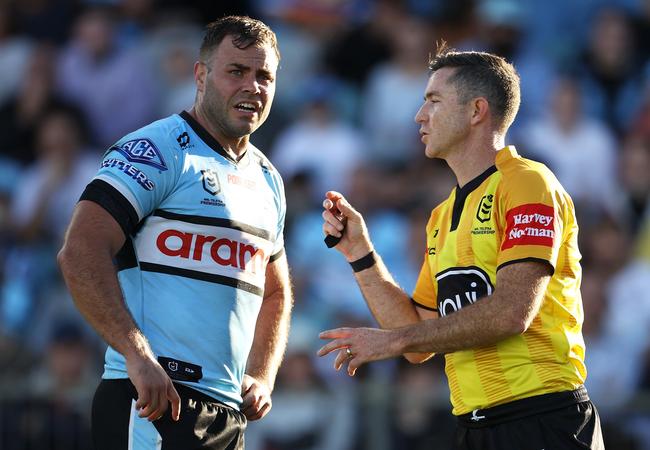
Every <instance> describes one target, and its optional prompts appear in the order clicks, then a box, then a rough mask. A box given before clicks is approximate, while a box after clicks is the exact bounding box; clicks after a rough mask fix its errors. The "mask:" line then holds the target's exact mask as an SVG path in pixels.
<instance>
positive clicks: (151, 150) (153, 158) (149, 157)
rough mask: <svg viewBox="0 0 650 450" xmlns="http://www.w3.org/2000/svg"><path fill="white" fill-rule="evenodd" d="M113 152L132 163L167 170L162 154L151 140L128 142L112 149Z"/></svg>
mask: <svg viewBox="0 0 650 450" xmlns="http://www.w3.org/2000/svg"><path fill="white" fill-rule="evenodd" d="M111 150H117V151H118V152H120V153H121V154H123V155H124V156H125V157H126V159H128V160H129V161H130V162H132V163H141V164H146V165H148V166H152V167H155V168H156V169H158V170H160V171H165V170H167V165H166V164H165V160H164V159H163V156H162V153H160V151H159V150H158V148H157V147H156V146H155V145H154V143H153V142H151V141H150V140H149V139H133V140H131V141H126V142H124V143H123V144H122V145H119V146H114V147H112V148H111Z"/></svg>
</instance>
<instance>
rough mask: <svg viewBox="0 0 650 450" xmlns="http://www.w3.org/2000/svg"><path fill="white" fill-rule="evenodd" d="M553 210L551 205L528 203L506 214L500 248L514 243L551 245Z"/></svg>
mask: <svg viewBox="0 0 650 450" xmlns="http://www.w3.org/2000/svg"><path fill="white" fill-rule="evenodd" d="M554 221H555V211H554V209H553V207H552V206H548V205H544V204H541V203H529V204H526V205H521V206H518V207H516V208H513V209H511V210H510V211H508V212H507V214H506V232H505V236H504V240H503V243H502V244H501V250H506V249H509V248H512V247H514V246H515V245H543V246H547V247H552V246H553V239H554V238H555V227H554Z"/></svg>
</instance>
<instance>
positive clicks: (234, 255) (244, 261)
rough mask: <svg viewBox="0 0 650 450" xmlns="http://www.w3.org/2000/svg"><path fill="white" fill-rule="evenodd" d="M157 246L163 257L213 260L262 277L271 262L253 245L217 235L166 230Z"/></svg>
mask: <svg viewBox="0 0 650 450" xmlns="http://www.w3.org/2000/svg"><path fill="white" fill-rule="evenodd" d="M156 247H157V248H158V250H160V252H161V253H162V254H163V255H166V256H171V257H178V258H183V259H192V260H194V261H203V260H204V258H209V259H208V261H210V260H211V261H213V262H214V263H216V264H218V265H219V266H223V267H234V268H237V269H240V270H243V271H246V272H250V273H254V274H260V273H264V272H263V271H264V268H265V267H266V263H267V262H268V257H267V256H266V255H265V254H264V250H262V249H261V248H256V247H255V246H253V245H251V244H247V243H244V242H239V241H236V240H231V239H227V238H219V237H217V236H210V235H207V236H206V235H203V234H194V233H187V232H183V231H179V230H165V231H163V232H161V233H160V234H159V235H158V237H157V238H156Z"/></svg>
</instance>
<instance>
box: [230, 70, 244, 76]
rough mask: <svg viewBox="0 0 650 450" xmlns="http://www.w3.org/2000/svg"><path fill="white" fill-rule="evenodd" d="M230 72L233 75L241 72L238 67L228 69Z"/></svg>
mask: <svg viewBox="0 0 650 450" xmlns="http://www.w3.org/2000/svg"><path fill="white" fill-rule="evenodd" d="M230 73H231V74H233V75H241V74H242V73H243V72H242V71H241V70H239V69H234V70H231V71H230Z"/></svg>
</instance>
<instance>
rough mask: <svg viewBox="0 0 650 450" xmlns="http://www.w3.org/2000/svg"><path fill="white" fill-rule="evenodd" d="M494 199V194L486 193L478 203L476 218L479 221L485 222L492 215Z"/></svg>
mask: <svg viewBox="0 0 650 450" xmlns="http://www.w3.org/2000/svg"><path fill="white" fill-rule="evenodd" d="M493 201H494V195H492V194H488V195H484V196H483V197H482V198H481V201H480V202H479V204H478V209H477V210H476V218H477V219H478V221H479V222H481V223H485V222H487V221H488V220H490V218H491V217H492V202H493Z"/></svg>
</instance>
